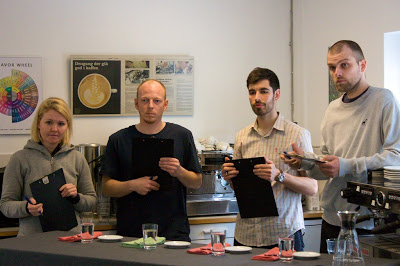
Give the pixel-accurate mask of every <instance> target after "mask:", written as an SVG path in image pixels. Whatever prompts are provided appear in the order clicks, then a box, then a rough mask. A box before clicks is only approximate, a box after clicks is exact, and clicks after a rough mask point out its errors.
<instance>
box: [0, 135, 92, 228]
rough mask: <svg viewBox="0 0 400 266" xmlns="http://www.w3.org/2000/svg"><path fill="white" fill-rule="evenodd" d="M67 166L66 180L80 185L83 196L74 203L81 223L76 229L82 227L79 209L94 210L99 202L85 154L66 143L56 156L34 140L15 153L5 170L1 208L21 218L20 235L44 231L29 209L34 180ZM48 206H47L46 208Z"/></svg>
mask: <svg viewBox="0 0 400 266" xmlns="http://www.w3.org/2000/svg"><path fill="white" fill-rule="evenodd" d="M60 168H63V170H64V175H65V179H66V183H72V184H73V185H75V186H76V188H77V190H78V193H79V196H80V200H79V202H78V203H76V204H74V205H73V206H74V208H75V214H76V218H77V221H78V226H77V227H75V228H73V229H71V234H72V233H78V232H79V231H80V226H79V212H83V211H91V210H93V209H94V207H95V205H96V192H95V190H94V188H93V182H92V177H91V174H90V170H89V166H88V164H87V162H86V159H85V157H83V155H82V154H81V153H79V152H78V151H76V150H74V149H73V147H68V146H67V145H64V146H63V147H61V149H60V150H59V151H58V152H57V153H56V154H55V155H54V156H53V157H52V156H51V154H50V153H49V151H48V150H47V149H46V148H45V147H44V146H43V145H40V144H38V143H36V142H35V141H33V140H29V141H28V143H27V144H26V145H25V147H24V149H22V150H20V151H17V152H16V153H14V154H13V155H12V156H11V158H10V162H9V163H8V164H7V167H6V170H5V172H4V180H3V188H2V197H1V200H0V210H1V211H2V212H3V214H4V215H5V216H7V217H9V218H19V232H18V236H26V235H29V234H32V233H37V232H42V228H41V226H40V221H39V218H38V217H35V216H32V215H31V214H29V213H28V212H27V210H26V200H25V199H24V196H27V197H29V198H31V197H32V192H31V188H30V186H29V185H30V183H32V182H34V181H36V180H38V179H40V178H42V177H43V176H45V175H48V174H50V173H52V172H54V171H55V170H58V169H60ZM45 211H46V206H43V212H45Z"/></svg>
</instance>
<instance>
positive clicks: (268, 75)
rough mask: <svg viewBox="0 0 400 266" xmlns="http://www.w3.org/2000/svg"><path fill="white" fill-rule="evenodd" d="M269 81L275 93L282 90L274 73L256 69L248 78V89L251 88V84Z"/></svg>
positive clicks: (259, 68)
mask: <svg viewBox="0 0 400 266" xmlns="http://www.w3.org/2000/svg"><path fill="white" fill-rule="evenodd" d="M264 79H266V80H268V81H269V85H270V86H271V87H272V89H273V91H274V92H275V91H276V90H277V89H280V86H279V79H278V76H277V75H276V74H275V73H274V71H272V70H270V69H268V68H261V67H256V68H255V69H253V71H251V72H250V74H249V76H248V77H247V88H249V85H250V84H256V83H257V82H259V81H261V80H264Z"/></svg>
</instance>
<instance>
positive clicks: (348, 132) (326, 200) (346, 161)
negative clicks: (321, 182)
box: [304, 86, 400, 229]
mask: <svg viewBox="0 0 400 266" xmlns="http://www.w3.org/2000/svg"><path fill="white" fill-rule="evenodd" d="M399 129H400V112H399V105H398V103H397V101H396V100H395V98H394V97H393V94H392V93H391V91H389V90H387V89H382V88H376V87H372V86H371V87H369V89H368V90H367V91H366V92H365V93H364V94H363V95H362V96H361V97H360V98H358V99H357V100H355V101H354V102H351V103H344V102H343V101H342V98H339V99H337V100H335V101H333V102H331V103H330V104H329V106H328V109H327V110H326V112H325V117H324V119H323V121H322V124H321V133H322V142H321V151H322V153H323V154H329V155H335V156H338V157H339V162H340V169H339V176H338V177H335V178H330V179H328V182H327V183H326V185H325V188H324V190H323V193H322V203H321V204H322V207H323V208H324V214H323V217H322V218H323V219H324V220H325V221H326V222H328V223H329V224H332V225H336V226H340V220H339V217H338V216H337V212H338V211H344V210H349V211H350V210H355V209H356V207H357V205H354V204H350V203H348V202H347V200H345V199H343V198H342V197H341V196H340V190H341V189H342V188H345V187H347V181H355V182H364V183H366V182H367V181H368V175H367V170H368V169H379V168H382V167H384V166H388V165H400V134H399ZM306 157H315V156H314V155H313V154H309V153H306ZM304 168H305V169H308V168H309V167H307V166H305V167H304ZM309 175H310V176H312V177H313V178H316V179H327V178H326V177H325V176H324V175H323V174H322V173H321V171H319V168H318V167H317V166H315V165H311V168H310V172H309ZM359 213H360V215H363V214H366V213H368V210H367V208H366V207H361V209H360V211H359ZM357 227H360V228H365V229H371V228H372V227H373V222H372V221H367V222H363V223H360V224H357Z"/></svg>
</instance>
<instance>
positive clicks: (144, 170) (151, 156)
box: [132, 138, 174, 190]
mask: <svg viewBox="0 0 400 266" xmlns="http://www.w3.org/2000/svg"><path fill="white" fill-rule="evenodd" d="M161 157H174V140H173V139H159V138H134V139H133V142H132V165H133V176H134V177H135V178H139V177H143V176H158V179H157V180H156V182H157V183H159V184H160V190H170V189H171V185H172V182H173V178H172V176H171V175H170V174H168V173H167V172H165V171H163V170H161V168H160V167H159V166H158V164H159V161H160V158H161Z"/></svg>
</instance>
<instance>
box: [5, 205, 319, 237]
mask: <svg viewBox="0 0 400 266" xmlns="http://www.w3.org/2000/svg"><path fill="white" fill-rule="evenodd" d="M322 213H323V211H304V219H319V218H321V217H322ZM234 222H236V214H233V215H221V216H216V215H214V216H202V217H189V224H191V225H192V224H215V223H234ZM116 224H117V221H116V218H107V219H103V220H101V221H97V222H95V230H97V231H107V230H115V229H116ZM17 234H18V227H5V228H0V237H8V236H16V235H17Z"/></svg>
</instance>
